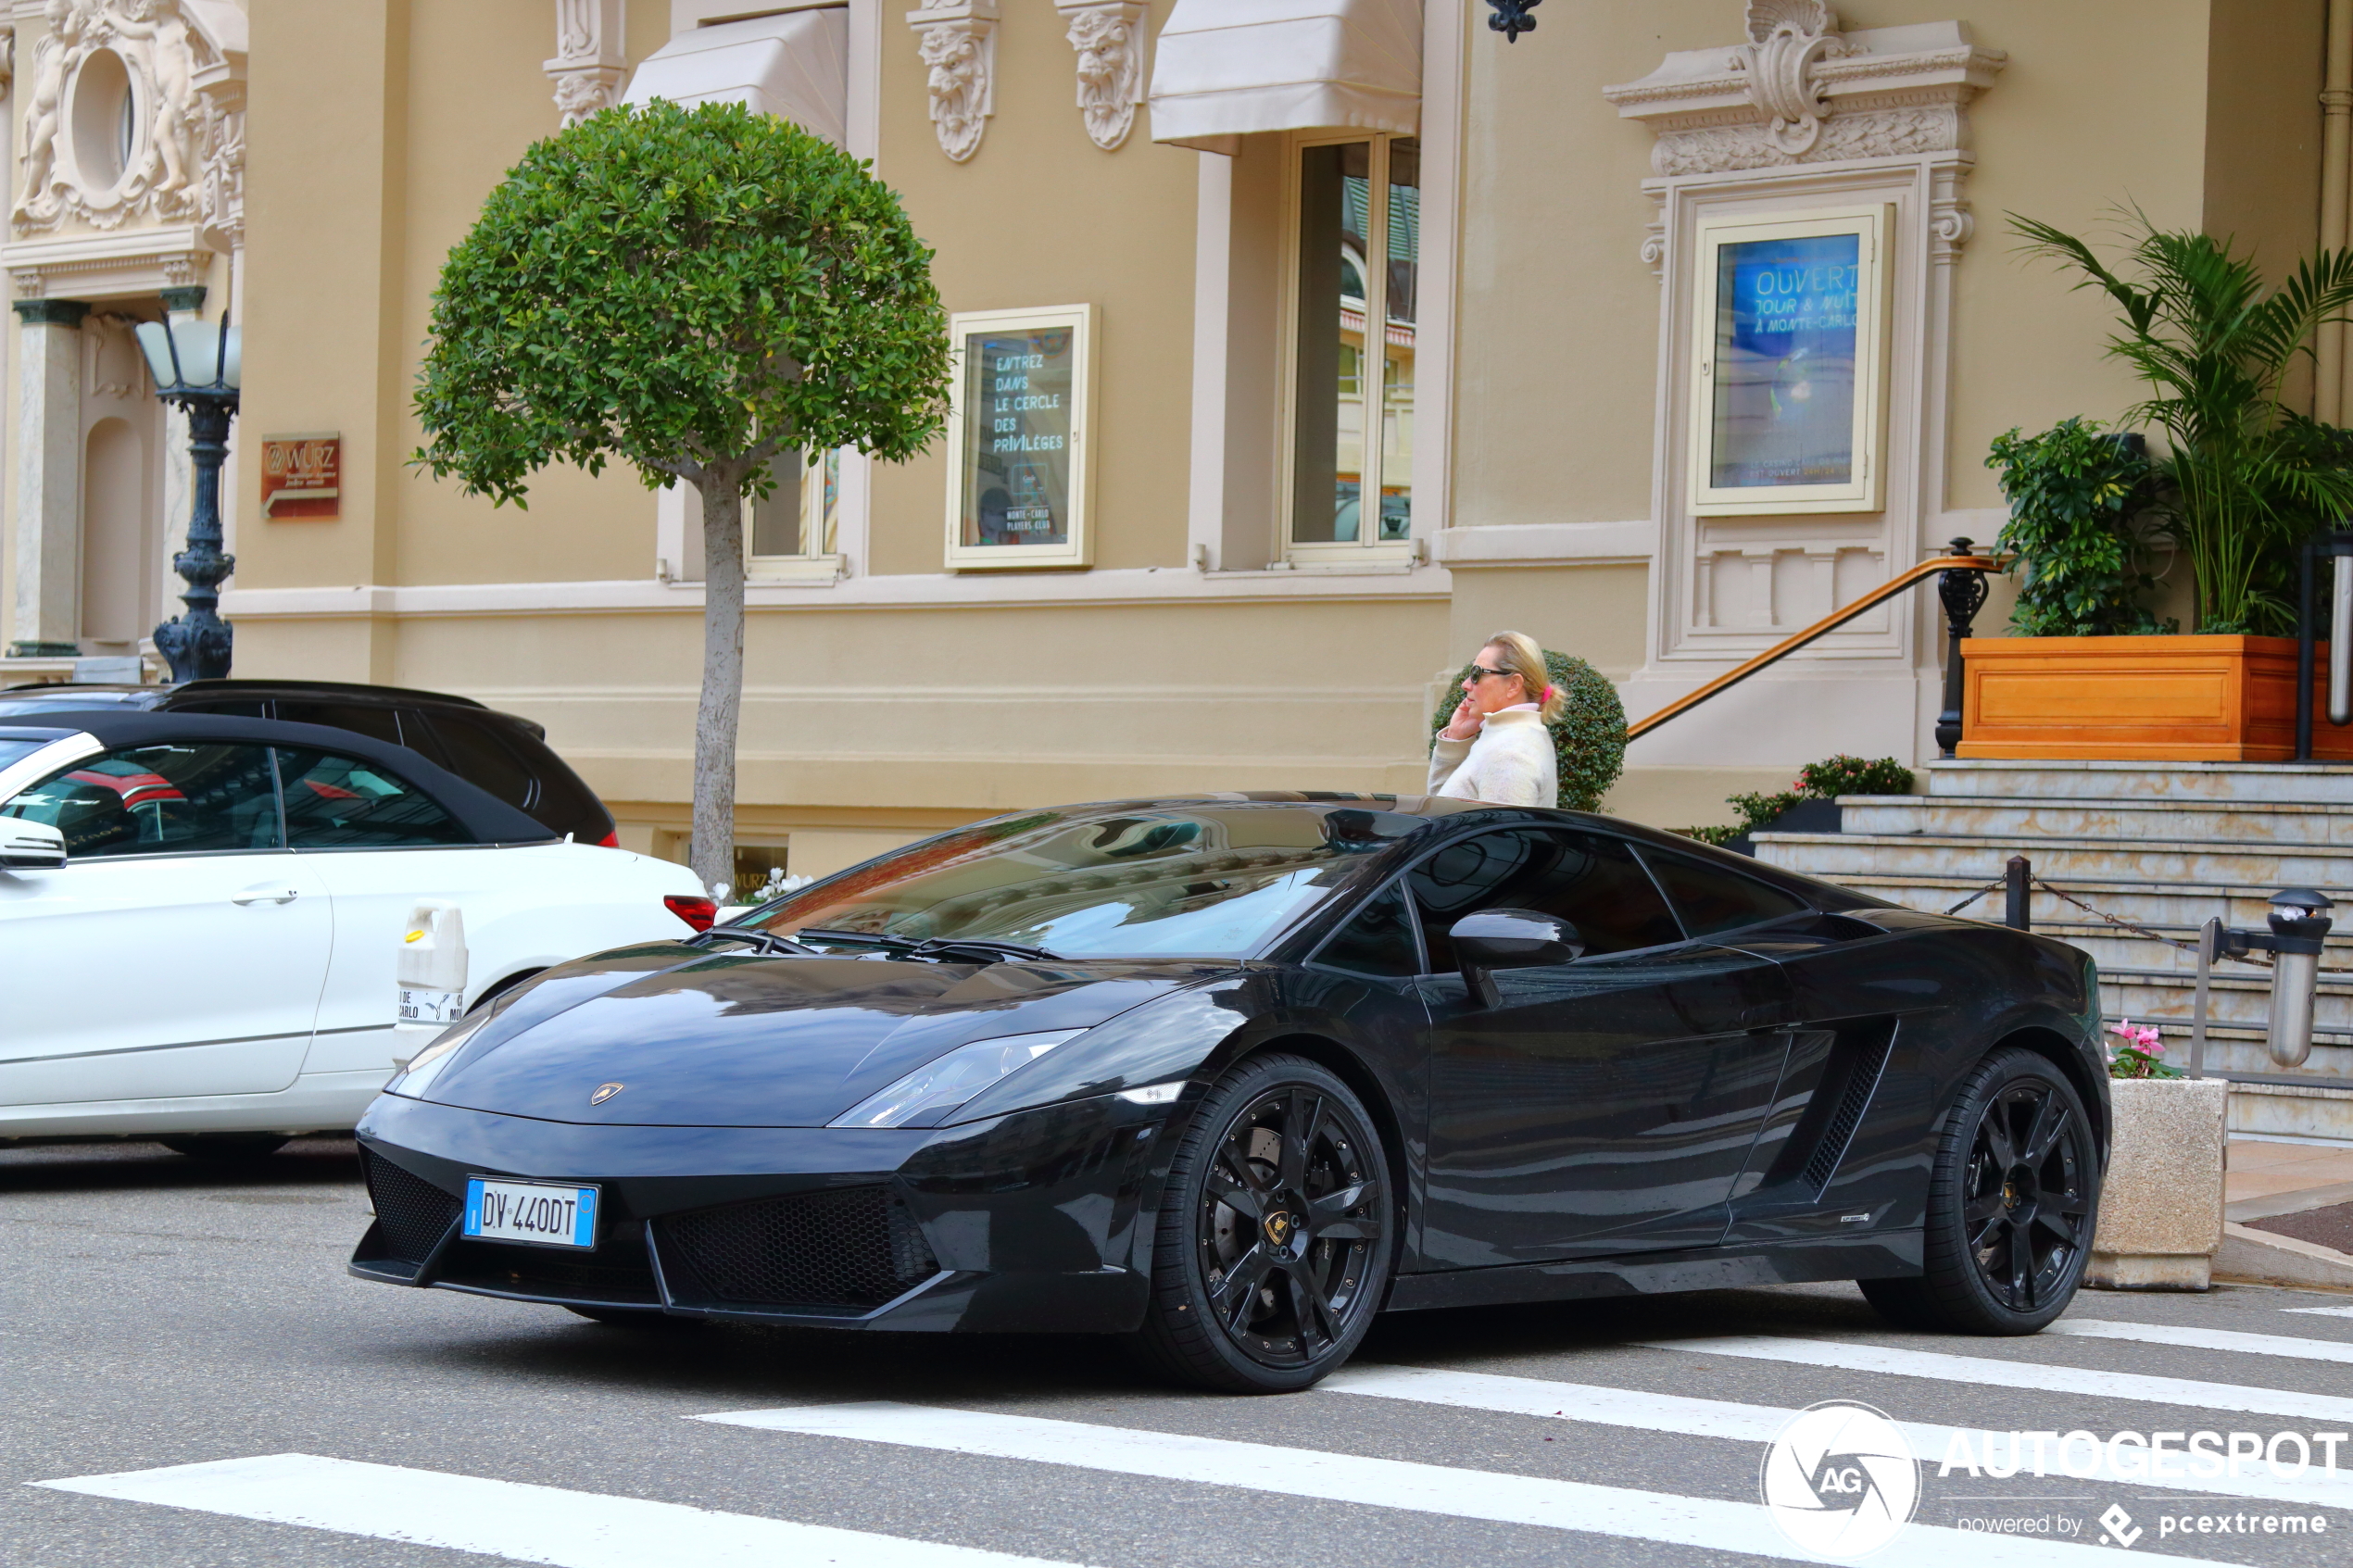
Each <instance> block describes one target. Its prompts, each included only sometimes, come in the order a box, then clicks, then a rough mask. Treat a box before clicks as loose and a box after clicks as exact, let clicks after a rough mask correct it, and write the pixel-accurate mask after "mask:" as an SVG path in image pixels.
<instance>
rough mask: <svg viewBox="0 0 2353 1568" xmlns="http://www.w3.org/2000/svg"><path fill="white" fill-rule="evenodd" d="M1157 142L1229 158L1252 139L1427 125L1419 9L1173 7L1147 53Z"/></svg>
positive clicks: (1273, 2) (1367, 2)
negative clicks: (1241, 139)
mask: <svg viewBox="0 0 2353 1568" xmlns="http://www.w3.org/2000/svg"><path fill="white" fill-rule="evenodd" d="M1151 111H1152V140H1153V141H1155V142H1176V143H1180V144H1185V145H1188V146H1201V145H1207V146H1209V147H1211V148H1212V149H1213V150H1219V151H1223V150H1227V147H1229V146H1230V144H1225V143H1224V139H1225V138H1227V137H1230V136H1240V135H1247V134H1249V133H1251V132H1258V131H1338V130H1348V131H1391V132H1401V133H1403V134H1406V135H1411V134H1412V133H1414V132H1416V131H1418V130H1419V129H1420V128H1421V118H1422V6H1421V0H1176V9H1175V10H1174V11H1173V12H1171V13H1170V15H1169V18H1168V25H1167V26H1165V27H1164V28H1162V29H1161V30H1160V36H1159V38H1158V39H1157V40H1155V41H1154V43H1153V44H1152V87H1151Z"/></svg>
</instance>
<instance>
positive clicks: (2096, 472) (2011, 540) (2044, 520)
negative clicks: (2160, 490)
mask: <svg viewBox="0 0 2353 1568" xmlns="http://www.w3.org/2000/svg"><path fill="white" fill-rule="evenodd" d="M1985 466H1986V467H1987V468H1990V469H1998V470H2001V475H2002V494H2003V495H2004V496H2005V497H2007V499H2008V501H2009V503H2010V517H2009V521H2007V522H2005V523H2004V524H2002V532H2001V535H2000V537H1999V539H1998V540H1997V541H1996V546H1995V547H1996V548H1999V549H2003V550H2010V551H2014V552H2016V554H2017V556H2018V560H2017V562H2016V564H2015V565H2014V566H2013V567H2012V568H2011V571H2013V573H2016V574H2018V575H2020V584H2019V590H2018V605H2017V608H2015V609H2013V610H2012V611H2011V612H2010V630H2011V631H2013V632H2015V633H2018V634H2019V635H2020V636H2021V637H2114V636H2123V635H2127V634H2130V633H2147V632H2157V631H2160V630H2170V628H2160V627H2159V626H2158V623H2157V620H2156V618H2155V617H2154V616H2152V615H2151V614H2150V613H2149V611H2148V608H2147V606H2145V605H2144V604H2143V603H2141V596H2142V595H2144V594H2145V593H2147V592H2149V591H2150V590H2151V589H2152V588H2154V587H2156V586H2157V579H2156V578H2155V577H2153V576H2151V575H2150V574H2149V572H2148V571H2147V557H2148V551H2147V548H2146V546H2145V545H2144V544H2143V543H2142V541H2141V537H2140V535H2139V533H2137V532H2136V530H2135V528H2134V520H2135V519H2137V518H2139V517H2140V516H2141V514H2143V513H2144V512H2146V511H2148V510H2149V509H2150V508H2152V507H2154V506H2155V505H2156V504H2157V495H2156V489H2157V484H2156V476H2155V473H2154V470H2152V469H2151V467H2150V464H2149V460H2148V454H2147V449H2146V447H2145V445H2144V444H2143V443H2142V442H2140V441H2139V440H2137V439H2134V438H2132V437H2129V436H2125V435H2121V434H2118V433H2114V432H2110V431H2107V430H2103V429H2102V428H2101V427H2100V424H2099V422H2098V421H2097V420H2084V419H2067V420H2060V421H2059V422H2058V423H2057V424H2056V425H2053V426H2052V427H2051V428H2050V429H2048V430H2046V431H2045V432H2044V433H2042V434H2040V435H2024V436H2022V435H2020V434H2019V433H2018V432H2017V431H2016V430H2015V429H2012V430H2008V431H2006V432H2004V433H2002V434H2000V435H1997V436H1995V437H1994V446H1993V450H1992V451H1991V452H1990V453H1988V454H1987V456H1986V458H1985Z"/></svg>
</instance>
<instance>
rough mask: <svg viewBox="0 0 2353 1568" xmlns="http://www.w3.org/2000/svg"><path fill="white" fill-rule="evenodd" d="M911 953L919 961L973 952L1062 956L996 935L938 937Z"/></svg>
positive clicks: (1005, 956) (998, 956)
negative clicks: (935, 955)
mask: <svg viewBox="0 0 2353 1568" xmlns="http://www.w3.org/2000/svg"><path fill="white" fill-rule="evenodd" d="M909 952H910V954H911V956H912V957H915V958H919V959H927V958H930V957H932V956H933V955H934V954H937V955H938V956H940V957H942V958H947V957H950V956H951V955H952V956H956V957H962V956H964V955H966V954H973V953H977V954H979V955H981V956H982V957H984V958H988V959H990V960H1003V959H1029V960H1055V959H1059V958H1061V957H1062V955H1061V954H1059V953H1050V952H1048V951H1047V950H1046V949H1045V948H1043V947H1031V946H1030V945H1029V944H1027V943H1026V942H1000V941H998V940H997V939H996V938H995V937H993V936H935V937H933V938H932V939H931V940H930V941H928V942H919V943H917V944H916V945H915V946H914V947H912V948H910V949H909Z"/></svg>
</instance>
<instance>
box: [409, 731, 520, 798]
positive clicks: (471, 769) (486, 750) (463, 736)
mask: <svg viewBox="0 0 2353 1568" xmlns="http://www.w3.org/2000/svg"><path fill="white" fill-rule="evenodd" d="M433 727H434V731H435V732H436V733H438V734H440V736H441V741H442V745H443V746H447V748H448V751H449V771H451V772H453V773H455V774H457V775H458V776H459V778H461V779H464V780H465V781H466V782H467V783H469V784H480V785H481V786H482V787H483V788H484V789H486V790H488V791H489V792H490V793H491V794H493V795H495V796H497V797H498V798H499V799H501V800H503V801H505V802H506V803H507V804H508V805H510V806H514V807H524V806H528V805H530V804H531V770H530V769H528V768H526V767H524V766H523V765H522V759H519V758H517V757H516V756H515V754H514V751H513V749H512V748H511V747H510V746H508V745H507V744H506V743H505V742H504V741H502V740H500V739H499V738H498V737H497V735H496V734H492V733H491V731H490V727H489V726H488V725H486V724H478V723H476V722H474V721H472V720H471V719H459V718H456V717H454V716H452V715H450V714H447V713H436V714H434V716H433Z"/></svg>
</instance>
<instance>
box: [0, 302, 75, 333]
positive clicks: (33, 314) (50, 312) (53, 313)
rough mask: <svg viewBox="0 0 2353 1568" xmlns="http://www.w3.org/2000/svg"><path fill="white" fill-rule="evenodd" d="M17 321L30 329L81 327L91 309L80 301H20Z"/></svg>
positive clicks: (17, 308) (17, 305)
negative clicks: (83, 319)
mask: <svg viewBox="0 0 2353 1568" xmlns="http://www.w3.org/2000/svg"><path fill="white" fill-rule="evenodd" d="M15 303H16V312H17V320H19V321H22V322H23V323H24V324H25V325H26V326H28V327H79V326H81V325H82V318H83V317H84V316H87V315H89V314H90V307H89V306H87V305H85V304H83V303H82V301H81V300H78V299H19V300H18V301H16V302H15Z"/></svg>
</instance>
